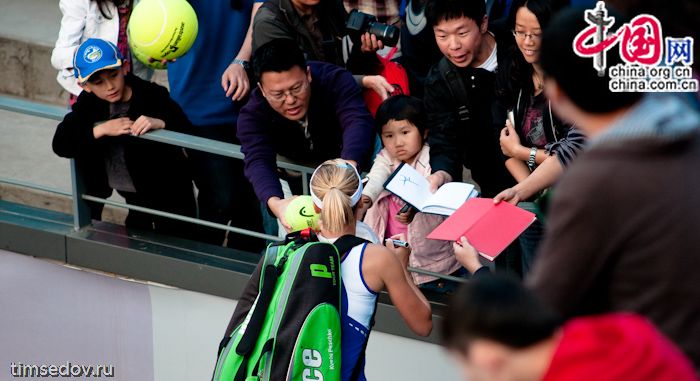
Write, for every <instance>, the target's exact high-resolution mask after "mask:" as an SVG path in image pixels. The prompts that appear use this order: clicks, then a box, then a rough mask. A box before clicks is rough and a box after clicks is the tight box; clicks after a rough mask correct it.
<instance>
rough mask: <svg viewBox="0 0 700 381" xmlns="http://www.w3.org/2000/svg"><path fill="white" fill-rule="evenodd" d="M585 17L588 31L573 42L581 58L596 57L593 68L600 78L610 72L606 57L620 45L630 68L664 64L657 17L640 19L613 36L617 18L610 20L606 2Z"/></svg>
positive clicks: (638, 17)
mask: <svg viewBox="0 0 700 381" xmlns="http://www.w3.org/2000/svg"><path fill="white" fill-rule="evenodd" d="M584 17H585V20H586V22H587V23H588V24H589V27H588V28H586V29H584V30H582V31H581V32H580V33H579V34H578V35H577V36H576V38H575V39H574V42H573V46H574V51H575V52H576V54H578V55H579V56H581V57H593V68H594V69H595V70H597V71H598V75H599V76H601V77H602V76H604V75H605V69H606V68H607V63H606V61H605V53H606V52H607V51H608V50H609V49H611V48H612V47H613V46H615V44H617V43H619V49H620V57H622V59H623V60H624V61H625V62H627V63H628V64H640V65H648V66H651V65H658V64H659V63H660V62H661V58H662V56H663V35H662V32H661V23H660V22H659V20H658V19H657V18H656V17H654V16H652V15H639V16H637V17H635V18H634V19H632V21H631V22H629V23H626V24H624V25H622V26H621V27H620V28H619V29H618V30H617V31H615V32H614V33H610V31H609V28H610V26H612V25H613V23H614V22H615V18H614V17H608V10H607V9H605V3H604V2H602V1H599V2H598V3H597V5H596V7H595V9H591V10H587V11H586V12H585V16H584ZM591 40H592V41H591Z"/></svg>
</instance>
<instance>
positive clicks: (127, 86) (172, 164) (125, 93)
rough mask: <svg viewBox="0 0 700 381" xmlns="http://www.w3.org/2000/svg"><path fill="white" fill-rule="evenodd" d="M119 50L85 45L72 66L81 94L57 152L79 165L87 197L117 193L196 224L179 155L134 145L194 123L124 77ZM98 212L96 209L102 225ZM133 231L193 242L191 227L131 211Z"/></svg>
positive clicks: (58, 136)
mask: <svg viewBox="0 0 700 381" xmlns="http://www.w3.org/2000/svg"><path fill="white" fill-rule="evenodd" d="M122 64H123V60H122V58H121V55H120V54H119V51H118V50H117V48H116V46H114V45H113V44H111V43H109V42H107V41H104V40H100V39H88V40H86V41H85V42H83V44H81V45H80V47H79V48H78V50H77V51H76V54H75V57H74V59H73V67H74V70H75V75H76V77H78V82H79V83H80V84H81V86H82V87H83V90H84V91H83V92H82V93H81V94H80V96H79V97H78V100H77V101H76V103H75V104H74V105H73V110H72V111H71V112H70V113H68V114H67V115H66V116H65V118H64V119H63V121H62V122H61V123H60V124H59V125H58V127H57V129H56V133H55V135H54V138H53V150H54V152H55V153H56V154H57V155H59V156H62V157H66V158H75V159H76V165H78V166H79V167H80V168H81V171H82V174H83V179H84V182H85V188H86V193H87V194H90V195H94V196H98V197H108V196H109V195H111V193H112V190H116V191H117V192H118V193H119V194H120V195H121V196H122V197H124V199H125V200H126V202H127V203H129V204H133V205H138V206H143V207H148V208H153V209H159V210H162V211H167V212H171V213H176V214H181V215H185V216H191V217H194V216H195V215H196V204H195V199H194V193H193V189H192V178H191V176H190V174H189V171H188V170H187V162H186V158H185V155H184V153H183V150H182V148H180V147H177V146H171V145H166V144H162V143H156V142H152V141H148V140H145V139H136V138H134V137H131V136H129V135H134V136H138V135H142V134H144V133H146V132H148V131H150V130H156V129H161V128H168V129H171V130H175V131H178V132H188V130H189V129H190V128H191V124H190V122H189V120H188V119H187V117H186V116H185V114H184V113H183V112H182V109H181V108H180V107H179V106H178V105H177V104H176V103H175V102H174V101H173V100H172V99H171V98H170V96H169V94H168V91H167V90H166V89H165V88H163V87H161V86H159V85H156V84H154V83H150V82H146V81H143V80H141V79H139V78H137V77H135V76H133V75H131V74H126V70H125V69H124V68H123V66H122ZM100 214H101V207H99V206H97V207H96V206H94V205H91V215H92V217H93V218H94V219H100ZM126 226H127V227H128V228H137V229H141V230H151V231H155V232H159V233H165V234H170V235H175V236H179V237H186V238H190V237H192V233H193V232H194V231H195V229H193V228H192V227H191V225H189V224H186V223H182V222H179V221H175V220H171V219H167V218H163V217H158V216H154V215H150V214H146V213H141V212H137V211H133V210H132V211H130V212H129V215H128V217H127V219H126Z"/></svg>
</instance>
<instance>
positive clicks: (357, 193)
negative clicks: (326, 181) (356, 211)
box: [309, 162, 362, 209]
mask: <svg viewBox="0 0 700 381" xmlns="http://www.w3.org/2000/svg"><path fill="white" fill-rule="evenodd" d="M327 165H328V164H327ZM322 166H323V165H320V166H318V168H316V170H315V171H314V173H313V174H312V175H311V180H310V181H309V184H313V182H314V176H316V172H318V170H319V168H321V167H322ZM335 166H336V167H339V168H348V167H350V168H352V171H353V172H354V173H355V176H356V177H357V189H356V190H355V193H353V194H352V196H350V206H355V205H356V204H357V202H358V201H360V197H362V179H361V178H360V174H359V173H358V172H357V169H356V168H355V167H354V166H353V165H352V164H349V163H347V162H345V163H337V164H335ZM309 192H310V193H311V199H312V200H313V201H314V205H316V206H317V207H318V208H319V209H323V201H321V199H320V198H318V196H316V194H314V189H313V188H312V187H311V185H309Z"/></svg>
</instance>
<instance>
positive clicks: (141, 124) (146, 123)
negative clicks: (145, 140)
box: [131, 115, 165, 136]
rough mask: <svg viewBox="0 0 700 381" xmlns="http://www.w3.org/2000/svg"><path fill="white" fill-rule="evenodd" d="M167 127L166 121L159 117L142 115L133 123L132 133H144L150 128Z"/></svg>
mask: <svg viewBox="0 0 700 381" xmlns="http://www.w3.org/2000/svg"><path fill="white" fill-rule="evenodd" d="M161 128H165V122H163V121H162V120H160V119H158V118H151V117H150V116H146V115H141V116H140V117H139V118H138V119H136V121H135V122H134V124H132V125H131V134H132V135H134V136H139V135H143V134H145V133H146V132H148V131H150V130H159V129H161Z"/></svg>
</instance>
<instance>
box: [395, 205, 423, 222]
mask: <svg viewBox="0 0 700 381" xmlns="http://www.w3.org/2000/svg"><path fill="white" fill-rule="evenodd" d="M416 213H417V210H416V209H415V208H413V207H409V208H408V211H407V212H404V213H399V214H397V215H396V216H394V218H396V221H399V222H400V223H402V224H404V225H408V224H410V223H411V221H413V217H415V216H416Z"/></svg>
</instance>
